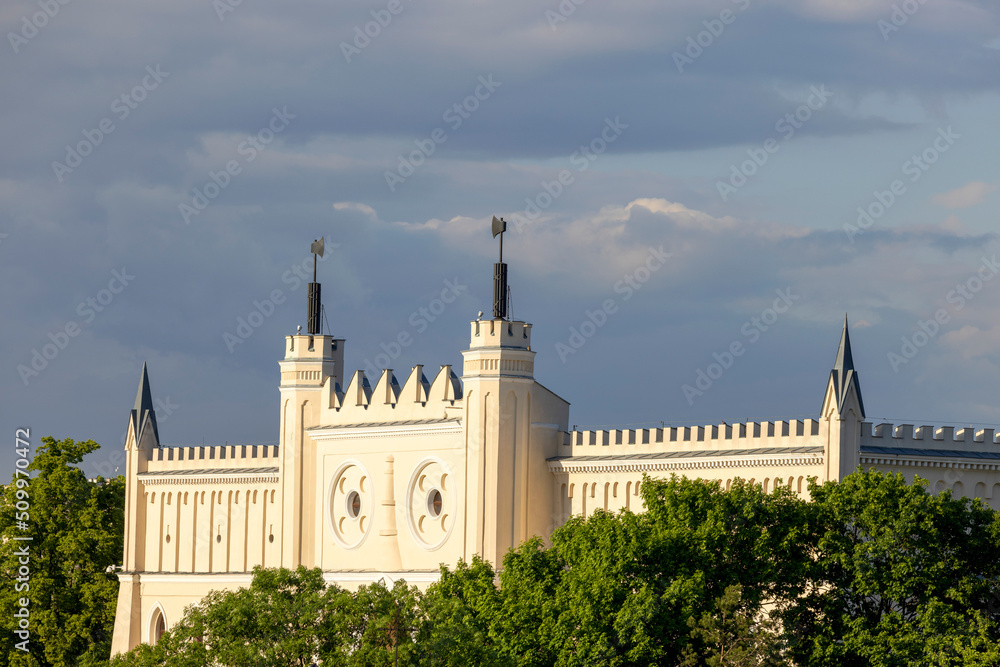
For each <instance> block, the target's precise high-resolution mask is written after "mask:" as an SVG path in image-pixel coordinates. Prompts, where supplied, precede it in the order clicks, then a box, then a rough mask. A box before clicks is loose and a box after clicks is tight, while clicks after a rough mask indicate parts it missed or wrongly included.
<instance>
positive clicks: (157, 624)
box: [149, 603, 167, 646]
mask: <svg viewBox="0 0 1000 667" xmlns="http://www.w3.org/2000/svg"><path fill="white" fill-rule="evenodd" d="M166 631H167V619H166V617H165V616H164V615H163V609H162V608H161V607H160V605H159V603H157V604H156V606H154V607H153V615H152V617H151V618H150V619H149V645H150V646H156V643H157V642H158V641H160V637H162V636H163V633H164V632H166Z"/></svg>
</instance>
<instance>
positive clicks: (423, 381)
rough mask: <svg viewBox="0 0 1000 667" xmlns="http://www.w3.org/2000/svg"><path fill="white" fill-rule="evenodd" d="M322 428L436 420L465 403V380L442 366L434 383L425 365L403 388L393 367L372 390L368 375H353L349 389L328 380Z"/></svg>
mask: <svg viewBox="0 0 1000 667" xmlns="http://www.w3.org/2000/svg"><path fill="white" fill-rule="evenodd" d="M322 396H323V398H322V405H323V406H324V412H323V415H322V417H321V425H324V426H325V425H329V424H337V423H355V422H369V421H398V420H409V419H427V418H437V417H441V416H443V414H444V409H445V408H447V407H453V406H455V405H456V403H457V402H459V401H461V400H462V381H461V380H460V379H459V378H458V376H457V375H455V373H454V371H452V367H451V365H450V364H445V365H443V366H441V369H440V370H439V371H438V373H437V375H436V376H435V377H434V381H433V382H429V381H428V380H427V376H426V375H425V374H424V367H423V365H422V364H417V365H416V366H414V367H413V369H412V370H411V371H410V376H409V377H408V378H407V379H406V382H404V383H403V384H402V385H400V383H399V380H398V379H397V378H396V375H395V374H394V373H393V371H392V369H391V368H387V369H385V370H383V371H382V375H381V376H380V377H379V378H378V380H377V381H376V382H375V386H374V387H372V384H371V381H370V380H369V378H368V377H367V375H365V372H364V371H362V370H358V371H355V372H354V375H353V376H352V377H351V381H350V382H349V383H348V384H347V387H346V389H345V388H343V387H341V386H340V385H339V384H337V383H335V382H332V381H330V380H327V382H326V383H324V385H323V394H322Z"/></svg>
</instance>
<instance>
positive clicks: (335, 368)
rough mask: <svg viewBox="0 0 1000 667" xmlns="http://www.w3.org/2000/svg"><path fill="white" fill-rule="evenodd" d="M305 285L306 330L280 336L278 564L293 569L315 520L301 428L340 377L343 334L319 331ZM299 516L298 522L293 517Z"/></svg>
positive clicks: (311, 449)
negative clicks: (282, 345)
mask: <svg viewBox="0 0 1000 667" xmlns="http://www.w3.org/2000/svg"><path fill="white" fill-rule="evenodd" d="M312 251H313V253H314V254H317V255H322V254H323V241H322V239H320V240H319V241H316V242H314V243H313V244H312ZM313 271H314V274H313V275H314V277H313V281H314V282H313V283H312V284H310V289H309V296H308V302H307V308H306V322H307V325H308V333H306V334H303V333H301V328H300V331H299V333H296V334H295V335H292V336H286V337H285V358H284V359H282V360H281V361H279V362H278V365H279V366H280V367H281V385H280V390H281V416H280V421H281V430H280V432H279V437H280V452H279V455H280V460H281V475H282V480H283V485H282V500H283V504H282V512H283V516H282V522H281V525H282V531H283V532H284V535H283V537H282V542H281V545H282V549H281V564H282V565H283V566H284V567H290V568H294V567H297V566H298V565H300V564H304V565H307V566H310V567H311V566H312V565H313V558H314V556H315V550H314V546H315V545H314V538H313V536H312V534H311V533H310V532H309V531H308V530H305V531H304V530H303V526H312V525H314V523H315V514H316V512H317V511H319V510H318V508H316V507H315V503H312V502H307V501H306V499H310V498H313V497H314V494H315V492H316V490H315V485H316V476H315V474H314V471H315V469H316V465H317V462H316V445H315V443H314V442H313V440H312V438H310V437H309V436H308V435H307V434H306V429H308V428H311V427H314V426H318V425H319V421H320V415H321V414H322V407H323V397H324V395H325V396H327V402H329V400H330V399H329V396H330V394H331V393H333V394H335V395H336V394H339V393H340V392H342V391H343V390H342V389H341V385H342V383H343V381H344V377H343V373H344V339H343V338H334V337H333V336H331V335H325V334H323V333H321V331H322V327H321V326H320V324H319V313H321V312H322V305H321V304H320V303H319V295H320V289H319V283H316V282H315V263H314V267H313ZM299 517H301V521H300V520H299Z"/></svg>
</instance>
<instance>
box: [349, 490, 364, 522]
mask: <svg viewBox="0 0 1000 667" xmlns="http://www.w3.org/2000/svg"><path fill="white" fill-rule="evenodd" d="M359 514H361V495H360V494H359V493H358V492H357V491H351V492H350V493H349V494H347V516H349V517H351V518H352V519H357V518H358V515H359Z"/></svg>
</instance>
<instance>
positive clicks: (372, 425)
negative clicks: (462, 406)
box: [306, 417, 461, 431]
mask: <svg viewBox="0 0 1000 667" xmlns="http://www.w3.org/2000/svg"><path fill="white" fill-rule="evenodd" d="M460 421H461V420H460V419H458V418H457V417H442V418H438V419H407V420H404V421H394V422H365V423H360V424H331V425H329V426H313V427H311V428H307V429H306V430H307V431H313V430H324V431H325V430H327V429H331V428H384V427H386V426H422V425H425V424H452V423H454V424H458V423H459V422H460Z"/></svg>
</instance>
